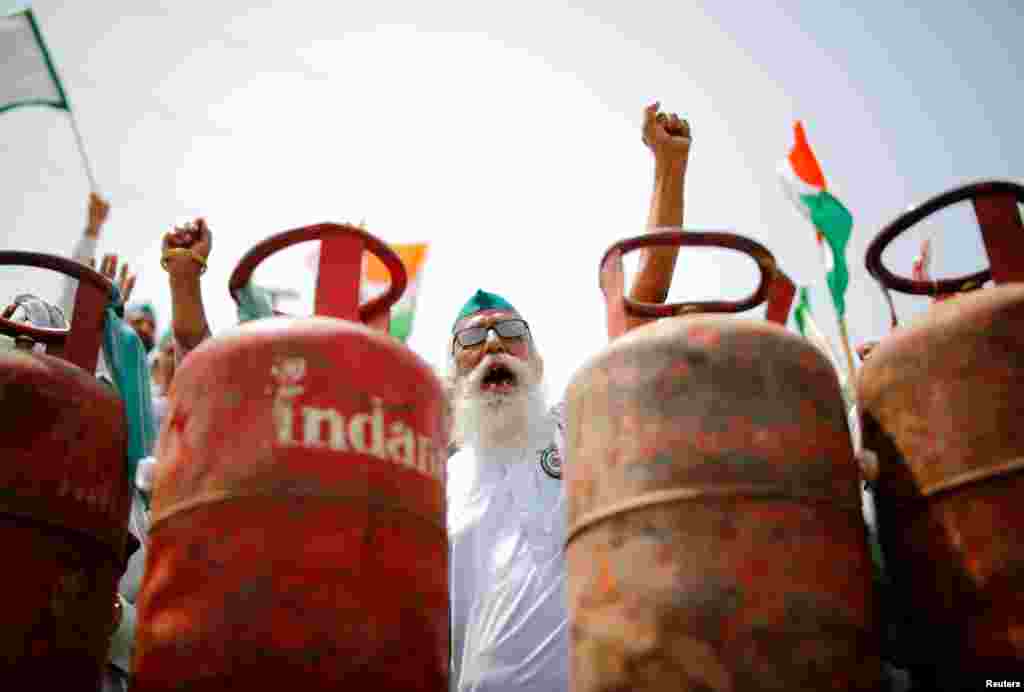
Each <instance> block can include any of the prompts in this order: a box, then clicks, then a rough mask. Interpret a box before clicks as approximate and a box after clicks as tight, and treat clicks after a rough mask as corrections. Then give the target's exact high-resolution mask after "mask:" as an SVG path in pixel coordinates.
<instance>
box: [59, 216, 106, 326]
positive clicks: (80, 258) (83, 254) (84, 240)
mask: <svg viewBox="0 0 1024 692" xmlns="http://www.w3.org/2000/svg"><path fill="white" fill-rule="evenodd" d="M96 243H97V240H96V238H93V237H92V236H87V235H85V234H84V233H83V234H82V237H80V238H79V239H78V242H77V243H75V247H74V249H73V250H72V251H71V259H73V260H75V261H77V262H80V263H82V264H85V265H88V264H89V260H91V259H94V258H95V256H96ZM77 289H78V280H77V279H72V278H71V277H70V276H65V277H64V285H63V286H62V287H61V294H60V302H59V303H57V305H58V306H59V307H60V309H61V310H63V311H64V316H65V317H67V320H68V324H71V311H72V310H73V309H74V307H75V291H76V290H77Z"/></svg>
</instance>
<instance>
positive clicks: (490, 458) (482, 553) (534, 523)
mask: <svg viewBox="0 0 1024 692" xmlns="http://www.w3.org/2000/svg"><path fill="white" fill-rule="evenodd" d="M559 423H560V418H559V415H558V413H557V409H556V411H555V412H552V415H551V416H550V418H549V421H548V425H547V426H546V429H545V430H544V431H543V433H542V434H538V436H537V437H536V439H534V441H533V442H531V443H530V444H529V445H527V447H526V448H520V449H508V450H501V451H496V452H488V454H487V457H486V458H480V457H479V456H478V455H477V453H476V452H475V451H474V450H472V449H463V450H461V451H459V452H458V453H456V454H455V455H454V456H453V457H452V458H451V459H450V460H449V461H448V535H449V540H450V549H451V563H450V570H451V573H450V577H451V583H450V591H451V618H452V642H451V643H452V671H451V690H452V691H453V692H506V691H510V690H516V691H522V692H526V691H530V692H561V691H562V690H566V689H568V676H569V670H568V663H569V661H568V657H569V649H568V642H569V631H568V613H567V609H566V592H565V559H564V554H563V549H564V542H565V528H566V521H565V513H566V506H565V491H564V487H563V483H562V481H561V480H559V479H556V478H553V477H552V476H551V475H549V474H548V473H547V472H545V470H544V468H543V466H542V464H541V460H542V459H544V460H545V462H546V463H547V465H548V468H552V467H555V468H560V462H559V460H560V459H564V458H565V454H564V444H563V436H562V434H561V430H562V429H563V428H562V426H561V425H559Z"/></svg>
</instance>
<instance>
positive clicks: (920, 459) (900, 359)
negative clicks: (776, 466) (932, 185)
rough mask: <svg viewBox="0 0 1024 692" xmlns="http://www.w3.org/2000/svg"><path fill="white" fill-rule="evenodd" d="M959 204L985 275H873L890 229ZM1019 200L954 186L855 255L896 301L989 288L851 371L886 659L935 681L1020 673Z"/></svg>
mask: <svg viewBox="0 0 1024 692" xmlns="http://www.w3.org/2000/svg"><path fill="white" fill-rule="evenodd" d="M968 199H969V200H971V201H972V202H973V205H974V208H975V210H976V212H977V216H978V220H979V224H980V227H981V231H982V234H983V237H984V240H985V246H986V248H987V250H988V252H989V257H990V259H991V263H992V269H991V272H990V271H989V270H985V271H984V272H981V273H979V274H976V275H972V276H968V277H959V278H956V279H945V280H940V281H938V282H936V284H937V287H936V286H929V285H927V284H926V285H920V282H910V281H909V280H907V279H901V278H900V277H896V276H894V275H892V274H891V273H889V272H888V271H886V270H885V269H884V267H882V266H881V259H880V258H881V255H882V251H883V250H884V248H885V245H886V244H888V242H890V241H891V240H892V239H893V238H895V237H896V236H897V235H898V234H899V233H901V232H903V231H904V230H906V229H907V228H909V227H910V226H912V225H913V224H914V223H916V222H918V221H920V220H921V219H923V218H925V217H927V216H928V215H930V214H931V213H934V212H935V211H937V210H939V209H942V208H944V207H945V206H948V205H949V204H952V203H955V202H958V201H964V200H968ZM1021 200H1024V188H1022V187H1021V186H1018V185H1014V184H1010V183H1000V182H990V183H981V184H976V185H970V186H966V187H963V188H957V189H956V190H952V191H950V192H947V193H945V194H943V195H940V196H939V197H936V198H935V199H933V200H930V201H929V202H927V203H925V204H924V205H922V206H921V207H919V208H917V209H912V210H911V211H909V212H907V213H906V214H904V215H902V216H901V217H900V218H898V219H897V220H896V221H894V222H893V223H892V224H890V225H889V226H888V227H886V229H884V230H883V232H882V233H880V234H879V236H878V238H876V239H875V241H874V242H873V243H872V245H871V247H870V248H869V252H868V269H869V271H871V273H872V274H873V275H874V276H875V277H876V278H877V279H878V280H879V281H880V282H881V283H882V284H883V285H884V286H886V287H887V288H892V289H895V290H898V291H902V292H908V293H919V294H920V293H925V294H927V293H933V292H936V291H939V292H951V291H955V290H964V289H966V288H971V287H973V286H975V285H977V284H978V282H979V281H984V280H985V279H987V278H989V276H990V274H991V277H992V278H993V279H994V280H995V281H996V283H997V284H999V285H997V286H995V287H993V288H986V289H983V290H980V291H974V292H972V293H967V294H962V295H959V296H957V297H955V298H952V299H949V300H945V301H942V302H940V303H936V304H934V305H933V306H932V307H931V308H930V309H929V310H928V311H927V312H926V313H925V314H924V315H922V316H921V317H920V318H918V320H917V321H916V322H914V323H912V324H910V325H908V326H906V327H904V328H900V329H897V330H895V331H894V332H893V333H892V334H891V335H890V336H888V337H886V338H885V339H882V340H881V342H880V343H879V345H878V346H877V347H876V348H875V349H874V351H872V353H871V356H870V357H869V358H868V359H867V360H866V361H865V363H864V366H863V367H862V369H861V370H860V373H859V375H858V382H857V390H858V399H859V403H860V409H861V420H862V428H863V432H864V446H865V447H866V448H867V449H870V450H873V451H874V452H876V453H877V455H878V457H879V466H878V478H877V479H876V480H875V481H874V489H875V493H874V494H875V504H876V507H877V515H878V531H879V540H880V543H881V546H882V549H883V553H884V556H885V561H886V570H887V573H888V575H889V578H890V580H891V582H892V586H891V588H892V592H893V597H892V600H893V602H894V603H896V604H900V605H902V606H903V617H904V618H905V619H906V622H907V630H908V635H907V636H906V637H905V638H904V641H901V642H899V646H898V649H897V651H896V652H894V653H895V654H896V655H898V656H899V657H900V658H901V663H903V664H904V665H907V666H910V667H913V668H915V669H917V670H921V671H922V672H923V674H925V675H932V676H935V677H936V679H938V680H942V679H945V680H950V679H955V678H956V677H957V676H960V675H965V676H967V678H968V679H973V680H974V681H976V680H979V679H984V678H979V677H978V676H979V675H981V676H987V677H993V676H995V675H996V674H997V673H1000V672H1002V673H1009V672H1014V671H1016V672H1019V671H1020V670H1024V597H1022V595H1021V590H1020V586H1021V578H1022V577H1024V505H1022V504H1021V502H1020V497H1021V494H1022V492H1024V475H1022V474H1021V470H1022V469H1024V437H1022V436H1021V434H1020V425H1021V421H1024V394H1022V392H1024V284H1021V283H1009V282H1019V281H1020V280H1021V279H1022V278H1024V250H1022V248H1024V235H1022V230H1024V229H1022V226H1021V219H1020V212H1019V210H1018V208H1017V203H1018V201H1021ZM972 676H973V678H972ZM952 684H953V686H954V688H956V687H957V685H958V684H959V683H957V682H954V683H952ZM971 684H972V685H973V684H974V682H971Z"/></svg>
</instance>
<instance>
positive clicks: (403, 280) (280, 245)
mask: <svg viewBox="0 0 1024 692" xmlns="http://www.w3.org/2000/svg"><path fill="white" fill-rule="evenodd" d="M308 240H320V241H322V242H321V250H320V251H321V258H320V261H321V264H322V263H323V261H324V253H325V252H326V251H327V250H328V249H329V247H328V244H331V245H330V247H331V248H334V249H333V250H331V252H332V253H334V255H333V256H335V258H336V259H338V260H339V261H341V262H343V263H344V264H347V265H348V266H349V268H350V269H351V270H352V271H350V272H349V274H351V276H349V277H348V278H349V279H350V280H349V283H348V284H347V285H345V286H342V287H341V289H342V290H341V291H334V292H333V293H334V296H333V298H336V299H337V300H329V299H328V297H326V296H325V295H324V294H325V292H326V291H325V283H324V279H325V278H326V277H324V276H323V272H320V276H319V278H318V286H317V306H316V312H317V314H327V315H329V316H331V317H338V318H341V319H347V320H359V321H361V322H364V323H366V324H369V325H371V326H375V327H378V328H386V325H387V319H388V316H389V315H390V310H391V306H392V305H394V304H395V303H397V302H398V301H399V299H400V298H401V297H402V293H403V292H404V291H405V287H406V284H407V283H408V278H407V275H406V272H405V266H404V265H403V264H402V260H401V259H400V258H399V257H398V254H397V253H396V252H395V251H394V250H392V249H391V248H390V247H388V246H387V244H386V243H384V241H382V240H380V239H379V238H377V237H376V236H373V235H370V234H369V233H367V232H366V231H364V230H363V229H361V228H358V227H356V226H350V225H348V224H337V223H320V224H315V225H313V226H304V227H302V228H294V229H292V230H290V231H282V232H281V233H277V234H274V235H272V236H270V237H269V238H267V239H266V240H264V241H262V242H261V243H259V244H258V245H256V246H255V247H253V248H252V249H251V250H249V252H247V253H246V254H245V256H244V257H242V259H241V260H240V261H239V263H238V266H236V267H235V271H234V272H232V274H231V279H230V280H229V281H228V290H229V291H230V292H231V297H232V298H233V299H234V300H235V302H236V303H237V302H238V292H239V291H240V290H241V289H242V288H243V287H244V286H245V285H247V284H248V283H249V280H250V279H251V278H252V274H253V272H254V271H255V270H256V267H257V266H259V264H260V263H261V262H262V261H263V260H265V259H266V258H267V257H269V256H270V255H272V254H274V253H275V252H277V251H278V250H282V249H284V248H286V247H289V246H291V245H296V244H298V243H302V242H306V241H308ZM363 252H371V253H373V254H374V255H376V256H377V258H378V259H380V260H381V262H382V263H383V264H384V266H385V267H387V270H388V272H389V274H390V275H391V282H390V285H389V286H388V289H387V291H386V292H385V293H384V294H383V295H380V296H378V297H376V298H374V299H372V300H370V301H369V302H367V303H365V304H363V305H359V302H358V301H359V280H360V277H361V268H362V258H363ZM339 295H340V297H339Z"/></svg>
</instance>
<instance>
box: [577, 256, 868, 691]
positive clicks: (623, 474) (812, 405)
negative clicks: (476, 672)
mask: <svg viewBox="0 0 1024 692" xmlns="http://www.w3.org/2000/svg"><path fill="white" fill-rule="evenodd" d="M683 244H685V242H684V243H683ZM765 254H766V256H767V257H762V258H761V259H762V260H763V261H764V264H768V259H770V255H768V254H767V251H765ZM606 257H607V256H606ZM759 264H762V262H760V261H759ZM771 264H772V265H773V264H774V261H773V260H771ZM768 276H769V277H770V276H771V275H770V274H769V275H768ZM614 284H615V282H608V281H605V282H604V283H603V285H604V286H605V288H606V291H607V290H608V287H610V286H614ZM771 286H772V283H771V282H769V281H768V279H767V278H766V280H765V282H764V283H763V286H762V287H763V289H764V290H762V291H761V292H760V296H759V298H758V300H760V299H763V298H764V297H765V296H767V295H771V294H772V293H774V295H776V296H777V298H776V300H780V299H781V300H786V297H785V296H786V294H787V293H789V296H790V297H789V299H791V297H792V293H791V292H787V291H785V290H783V289H784V288H785V287H784V286H780V287H776V289H777V290H772V289H770V288H769V287H771ZM617 293H619V295H621V293H620V292H616V291H614V290H612V291H608V295H609V299H610V300H609V303H610V304H609V310H610V311H611V310H612V309H613V302H614V301H615V296H616V294H617ZM754 302H755V304H756V302H758V301H757V300H755V301H754ZM620 305H625V308H624V309H625V310H627V311H628V310H630V309H631V307H630V306H629V304H628V303H622V302H620ZM713 307H714V306H713ZM716 309H717V308H716ZM781 312H782V311H781V310H774V311H773V312H772V314H779V313H781ZM634 316H638V315H636V314H635V312H634ZM647 317H651V316H647ZM609 322H610V325H611V324H621V323H622V322H623V320H622V319H621V318H615V317H614V316H612V317H610V319H609ZM567 406H568V410H567V412H568V426H569V427H568V440H567V441H568V445H569V459H568V463H567V464H566V483H567V484H568V487H567V490H568V495H569V522H570V529H569V537H568V546H567V549H566V559H567V565H568V593H569V609H570V623H571V627H572V639H571V656H572V660H571V689H572V690H573V692H599V691H600V692H611V691H613V690H615V691H618V690H666V691H667V690H672V691H673V692H674V691H676V690H694V691H696V690H721V691H725V690H746V689H751V690H754V689H756V690H833V689H842V690H864V691H867V690H875V689H876V686H877V684H878V682H879V678H880V662H879V656H878V648H877V636H876V628H875V622H874V596H873V593H872V590H871V588H872V587H871V576H872V571H871V561H870V557H869V554H868V549H867V543H866V536H865V532H864V525H863V520H862V518H861V510H860V492H859V483H858V468H857V465H856V464H855V463H854V460H853V453H852V449H851V442H850V436H849V430H848V426H847V420H846V415H845V407H844V404H843V399H842V396H841V394H840V390H839V383H838V380H837V378H836V374H835V371H834V369H833V368H832V366H831V364H830V363H829V361H828V360H827V358H826V357H825V356H824V355H823V354H821V353H820V352H819V351H817V350H816V349H815V348H814V347H812V346H811V345H810V344H808V343H807V342H806V341H805V340H803V339H802V338H800V337H798V336H796V335H794V334H791V333H789V332H787V331H785V330H784V329H782V328H780V327H778V326H776V325H774V324H771V323H769V322H765V321H740V320H735V319H728V318H724V317H716V316H689V317H676V318H671V319H662V320H660V321H656V322H653V323H651V324H647V325H645V326H642V327H639V328H637V329H633V330H632V331H629V332H628V333H626V334H625V335H623V336H621V337H619V338H617V339H615V340H614V341H613V342H612V343H611V345H610V346H609V347H608V348H606V349H605V350H604V351H603V352H602V353H600V354H599V355H598V356H596V357H595V358H593V359H592V360H591V361H589V362H588V363H587V365H586V366H584V368H582V369H581V370H580V371H579V372H578V373H577V374H576V376H575V377H574V378H573V380H572V383H571V384H570V387H569V391H568V397H567Z"/></svg>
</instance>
